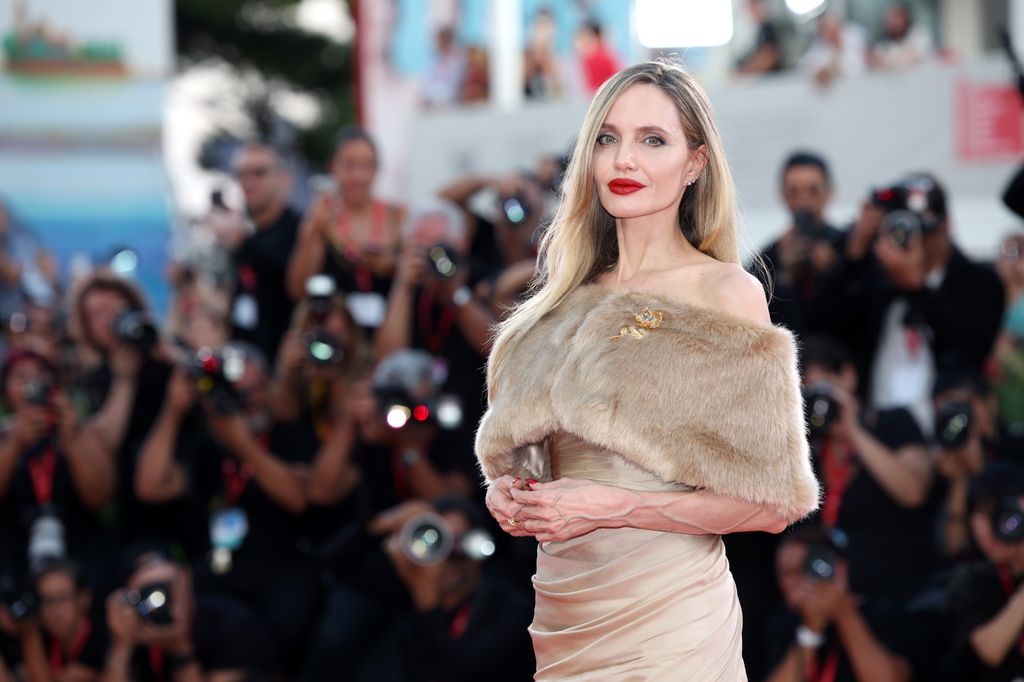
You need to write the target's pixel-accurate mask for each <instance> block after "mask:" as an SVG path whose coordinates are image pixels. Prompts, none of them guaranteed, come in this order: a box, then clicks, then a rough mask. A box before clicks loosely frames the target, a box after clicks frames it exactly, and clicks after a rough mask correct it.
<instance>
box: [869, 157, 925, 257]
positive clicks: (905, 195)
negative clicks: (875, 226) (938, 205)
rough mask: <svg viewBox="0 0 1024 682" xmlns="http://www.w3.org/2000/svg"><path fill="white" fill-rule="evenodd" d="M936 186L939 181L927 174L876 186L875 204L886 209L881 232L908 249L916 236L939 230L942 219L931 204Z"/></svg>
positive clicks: (872, 201)
mask: <svg viewBox="0 0 1024 682" xmlns="http://www.w3.org/2000/svg"><path fill="white" fill-rule="evenodd" d="M936 189H937V188H936V186H935V183H934V182H932V180H931V179H930V178H928V177H926V176H923V175H912V176H910V177H907V178H904V179H903V180H900V181H899V182H896V183H893V184H891V185H886V186H883V187H876V188H875V189H873V190H872V191H871V203H872V204H874V205H875V206H877V207H878V208H880V209H882V210H883V211H884V212H885V216H884V217H883V218H882V224H881V225H880V226H879V232H880V234H882V235H884V236H885V237H886V238H888V239H889V240H890V241H891V242H892V243H893V244H895V245H896V246H898V247H900V248H901V249H907V248H909V245H910V240H911V239H913V238H914V236H915V235H922V234H927V233H931V232H934V231H936V230H937V229H939V218H938V217H937V216H936V215H935V213H934V212H933V210H932V207H931V206H930V201H931V200H930V195H931V194H932V193H934V192H935V191H936Z"/></svg>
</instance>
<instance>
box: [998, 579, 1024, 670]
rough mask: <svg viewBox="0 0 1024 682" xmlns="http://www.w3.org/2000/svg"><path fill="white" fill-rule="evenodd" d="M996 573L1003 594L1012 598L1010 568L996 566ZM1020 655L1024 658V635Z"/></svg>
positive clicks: (1012, 589)
mask: <svg viewBox="0 0 1024 682" xmlns="http://www.w3.org/2000/svg"><path fill="white" fill-rule="evenodd" d="M996 572H997V573H998V574H999V582H1000V584H1002V586H1003V592H1005V593H1006V596H1007V597H1012V596H1013V592H1014V588H1013V576H1011V575H1010V567H1009V566H1007V565H1006V564H996ZM1020 653H1021V656H1024V634H1022V635H1021V638H1020Z"/></svg>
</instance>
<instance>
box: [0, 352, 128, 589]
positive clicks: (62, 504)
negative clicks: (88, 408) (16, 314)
mask: <svg viewBox="0 0 1024 682" xmlns="http://www.w3.org/2000/svg"><path fill="white" fill-rule="evenodd" d="M0 387H2V389H3V398H4V402H5V405H6V407H7V408H8V410H9V411H10V413H11V423H10V426H9V428H8V429H6V431H5V432H4V433H3V435H2V436H0V502H2V503H3V504H4V505H5V507H6V509H8V510H9V514H8V515H7V516H6V517H5V518H6V520H5V522H4V526H6V528H5V531H6V533H8V534H10V535H11V536H12V537H13V539H12V540H11V542H12V546H13V547H16V548H18V549H16V550H14V554H15V559H14V561H15V562H16V563H17V564H18V569H17V570H18V572H20V573H22V574H25V573H26V572H27V571H30V570H34V569H35V568H38V566H39V565H40V564H41V563H42V561H43V560H45V559H48V558H58V559H61V558H64V557H66V556H69V555H70V556H76V557H79V558H80V559H82V560H83V561H84V562H85V568H86V570H87V575H88V577H89V578H90V580H91V581H99V580H100V579H101V578H102V576H103V573H104V571H103V552H104V548H105V544H106V543H105V542H104V539H103V537H102V528H101V526H100V524H99V521H98V517H97V515H96V512H97V511H98V510H100V509H101V508H103V507H104V506H105V505H106V504H107V503H108V502H109V501H110V499H111V498H112V497H113V494H114V479H115V475H114V463H113V460H112V457H110V456H109V455H107V454H106V453H103V452H102V451H101V450H100V449H99V448H97V447H96V443H95V439H94V438H93V437H92V436H91V434H89V433H87V432H84V431H83V430H82V429H81V428H80V427H79V422H78V416H77V414H76V413H75V410H74V407H73V406H72V405H71V402H70V400H69V398H68V396H67V393H66V392H65V391H64V390H63V389H62V388H61V387H60V386H59V384H58V383H57V374H56V370H55V368H54V367H53V365H52V364H50V362H49V360H47V359H46V358H44V357H42V356H41V355H37V354H36V353H34V352H32V351H27V350H19V349H12V350H11V351H10V353H9V354H8V357H7V360H6V362H5V363H4V366H3V369H2V371H0ZM94 584H95V583H94Z"/></svg>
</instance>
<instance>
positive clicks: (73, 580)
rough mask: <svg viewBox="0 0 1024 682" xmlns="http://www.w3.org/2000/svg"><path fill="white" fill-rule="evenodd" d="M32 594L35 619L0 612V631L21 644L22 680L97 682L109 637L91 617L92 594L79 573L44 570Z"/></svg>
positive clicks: (63, 565) (69, 568)
mask: <svg viewBox="0 0 1024 682" xmlns="http://www.w3.org/2000/svg"><path fill="white" fill-rule="evenodd" d="M34 593H35V595H36V596H37V598H38V607H37V608H38V614H36V613H31V614H28V615H26V616H23V617H22V618H20V619H15V618H14V617H13V616H12V614H11V613H10V611H9V610H8V609H7V607H0V629H3V630H6V631H7V632H8V633H10V634H12V635H15V636H17V637H18V638H19V639H20V640H21V656H22V661H23V664H24V667H25V673H26V679H27V680H29V682H49V681H55V682H56V681H58V680H59V681H60V682H90V681H93V680H97V679H99V677H100V672H101V671H102V669H103V664H104V660H105V658H106V655H107V645H108V635H107V630H106V626H105V623H103V621H102V619H97V618H94V617H93V616H94V613H93V609H92V606H93V604H92V594H91V592H90V591H89V589H88V588H87V587H86V586H85V585H83V584H82V579H81V575H80V573H79V571H78V569H77V568H76V567H75V566H74V565H73V564H70V563H67V562H63V561H56V562H52V563H50V564H47V565H46V566H45V567H44V568H42V569H41V570H40V572H39V573H38V574H37V576H36V579H35V591H34ZM37 621H38V622H37ZM0 679H2V677H0Z"/></svg>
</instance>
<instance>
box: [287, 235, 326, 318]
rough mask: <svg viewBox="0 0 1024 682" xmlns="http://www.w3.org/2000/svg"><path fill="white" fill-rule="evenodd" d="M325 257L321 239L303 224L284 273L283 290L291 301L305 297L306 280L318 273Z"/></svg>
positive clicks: (324, 246)
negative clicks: (284, 289)
mask: <svg viewBox="0 0 1024 682" xmlns="http://www.w3.org/2000/svg"><path fill="white" fill-rule="evenodd" d="M326 255H327V247H326V245H325V244H324V240H323V237H321V236H320V233H319V232H318V231H317V230H315V229H313V226H312V225H311V224H309V222H308V221H307V222H305V223H303V225H302V228H301V230H300V231H299V239H298V242H297V243H296V244H295V251H294V252H293V253H292V257H291V259H290V260H289V261H288V269H287V271H286V273H285V288H286V289H287V291H288V296H290V297H291V299H292V300H293V301H297V300H299V299H300V298H302V297H303V296H305V294H306V280H307V279H309V278H310V277H312V276H313V275H315V274H316V273H317V272H319V271H320V269H321V268H322V267H323V265H324V258H325V257H326Z"/></svg>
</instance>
